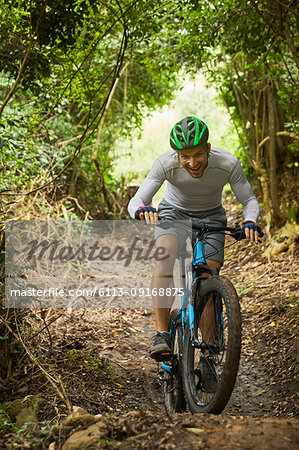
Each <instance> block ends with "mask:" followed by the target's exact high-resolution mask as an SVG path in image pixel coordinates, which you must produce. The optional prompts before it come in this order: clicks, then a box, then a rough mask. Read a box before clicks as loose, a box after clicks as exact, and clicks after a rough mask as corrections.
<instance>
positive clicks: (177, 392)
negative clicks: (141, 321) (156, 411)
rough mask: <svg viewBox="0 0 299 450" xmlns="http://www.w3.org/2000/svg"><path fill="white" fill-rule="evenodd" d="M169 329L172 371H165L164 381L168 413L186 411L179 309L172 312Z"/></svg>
mask: <svg viewBox="0 0 299 450" xmlns="http://www.w3.org/2000/svg"><path fill="white" fill-rule="evenodd" d="M168 330H169V332H170V337H171V354H172V357H171V361H169V363H168V362H167V363H166V365H167V364H169V367H170V371H165V377H164V379H165V381H164V401H165V408H166V411H167V413H168V414H173V413H179V412H183V411H186V401H185V397H184V390H183V382H182V350H183V339H182V335H183V332H182V321H181V318H180V317H178V310H177V309H174V310H173V311H171V313H170V317H169V323H168Z"/></svg>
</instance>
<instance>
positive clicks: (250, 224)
mask: <svg viewBox="0 0 299 450" xmlns="http://www.w3.org/2000/svg"><path fill="white" fill-rule="evenodd" d="M245 228H249V229H250V230H253V231H257V232H258V234H259V237H263V236H264V233H263V232H262V229H261V227H260V226H259V225H257V224H256V223H254V222H245V223H244V225H243V228H242V229H243V230H244V231H245Z"/></svg>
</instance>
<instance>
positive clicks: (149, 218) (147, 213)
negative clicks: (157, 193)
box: [135, 205, 158, 225]
mask: <svg viewBox="0 0 299 450" xmlns="http://www.w3.org/2000/svg"><path fill="white" fill-rule="evenodd" d="M135 219H139V220H145V221H146V223H148V224H151V225H156V224H157V223H158V213H157V210H156V208H153V207H152V206H149V205H148V206H140V208H138V209H137V211H136V212H135Z"/></svg>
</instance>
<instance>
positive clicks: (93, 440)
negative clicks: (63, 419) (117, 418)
mask: <svg viewBox="0 0 299 450" xmlns="http://www.w3.org/2000/svg"><path fill="white" fill-rule="evenodd" d="M108 433H109V431H108V429H107V425H106V424H105V423H104V422H97V423H94V424H93V425H90V426H89V427H88V428H87V429H86V430H81V431H76V432H75V433H73V434H71V436H70V437H69V438H68V439H67V441H66V442H65V443H64V444H63V446H62V450H82V449H87V448H88V447H90V446H92V445H96V444H97V443H98V440H99V439H103V438H105V437H107V436H108Z"/></svg>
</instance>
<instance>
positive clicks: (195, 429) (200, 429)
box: [187, 428, 205, 434]
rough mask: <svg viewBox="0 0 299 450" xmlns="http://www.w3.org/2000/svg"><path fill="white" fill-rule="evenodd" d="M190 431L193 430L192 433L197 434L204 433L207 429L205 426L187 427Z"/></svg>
mask: <svg viewBox="0 0 299 450" xmlns="http://www.w3.org/2000/svg"><path fill="white" fill-rule="evenodd" d="M187 430H188V431H191V433H195V434H201V433H204V432H205V430H204V429H203V428H187Z"/></svg>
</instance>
